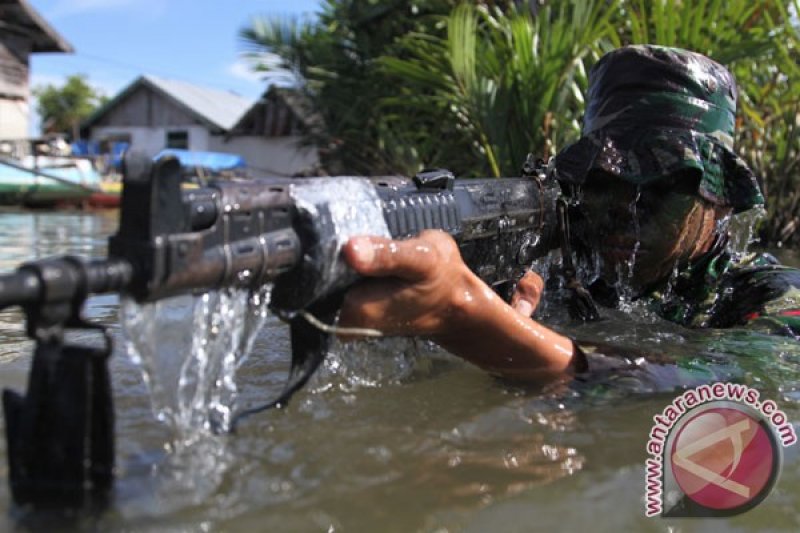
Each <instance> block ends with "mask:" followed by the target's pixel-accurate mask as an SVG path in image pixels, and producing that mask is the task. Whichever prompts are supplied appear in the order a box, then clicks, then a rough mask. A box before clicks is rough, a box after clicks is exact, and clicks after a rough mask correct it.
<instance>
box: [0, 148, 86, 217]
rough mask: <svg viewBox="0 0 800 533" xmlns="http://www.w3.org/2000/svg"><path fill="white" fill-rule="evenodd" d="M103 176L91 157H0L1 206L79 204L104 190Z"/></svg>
mask: <svg viewBox="0 0 800 533" xmlns="http://www.w3.org/2000/svg"><path fill="white" fill-rule="evenodd" d="M101 183H102V176H101V175H100V173H99V172H97V170H95V169H94V167H93V166H92V163H91V161H89V160H88V159H75V158H70V157H47V156H44V157H43V156H25V157H22V158H20V159H13V158H2V157H0V205H22V206H26V207H49V206H55V205H65V204H71V205H80V204H82V203H84V202H85V201H87V200H88V198H89V197H90V196H91V195H92V194H95V193H99V192H102V189H101Z"/></svg>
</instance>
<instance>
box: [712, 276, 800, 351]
mask: <svg viewBox="0 0 800 533" xmlns="http://www.w3.org/2000/svg"><path fill="white" fill-rule="evenodd" d="M724 292H725V294H724V295H723V297H722V298H721V300H720V302H719V306H720V309H719V311H718V313H716V320H715V323H714V324H713V326H715V327H731V326H745V327H747V328H752V329H757V330H759V331H763V332H767V333H772V334H777V335H788V336H791V337H795V338H798V339H800V269H796V268H792V267H786V266H780V265H770V266H767V267H755V268H747V269H742V271H741V272H737V273H736V275H734V276H733V278H732V281H731V283H730V284H729V286H728V287H726V288H725V291H724Z"/></svg>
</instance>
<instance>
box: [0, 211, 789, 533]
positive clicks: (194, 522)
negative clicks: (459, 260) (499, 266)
mask: <svg viewBox="0 0 800 533" xmlns="http://www.w3.org/2000/svg"><path fill="white" fill-rule="evenodd" d="M115 226H116V220H115V214H114V213H97V214H84V213H36V212H34V213H31V212H2V213H0V247H1V248H0V249H2V254H0V270H2V271H6V270H8V269H10V268H11V267H13V266H15V265H16V264H17V263H18V262H20V261H23V260H26V259H30V258H38V257H43V256H47V255H51V254H59V253H68V252H69V253H80V254H86V255H92V256H102V255H104V254H105V239H106V237H107V236H108V235H109V234H110V233H111V232H113V231H114V229H115ZM117 304H118V302H117V299H116V298H115V297H101V298H95V299H93V300H92V301H91V302H90V305H89V309H88V315H89V316H91V317H93V318H94V319H95V320H98V321H101V322H103V323H106V324H109V325H111V327H112V331H113V333H114V336H115V337H116V338H117V339H118V340H119V327H118V325H117V322H116V312H117ZM22 328H23V322H22V318H21V315H20V313H19V312H18V311H17V310H5V311H3V312H0V385H2V386H3V387H14V388H17V389H21V388H23V387H24V385H25V379H26V376H27V372H28V366H29V364H30V357H29V355H28V352H29V348H30V343H29V342H28V341H27V340H26V339H25V338H24V335H23V332H22ZM571 331H572V332H573V333H575V334H578V335H580V336H582V337H586V338H594V339H601V340H605V341H609V342H612V343H616V344H619V345H622V346H628V347H630V346H638V347H640V348H641V349H644V350H645V351H648V352H651V353H652V352H665V353H668V354H672V355H680V356H683V357H691V356H693V355H696V356H697V357H698V359H699V360H702V359H704V358H708V357H714V358H715V360H716V361H718V363H719V366H720V368H722V369H723V370H726V369H730V370H731V372H733V373H738V374H740V375H741V376H742V379H744V380H745V381H746V382H748V383H751V384H753V385H754V386H756V387H758V388H759V389H760V390H761V392H762V397H765V398H767V397H770V398H773V399H775V400H776V401H778V403H779V405H780V407H781V408H782V409H784V410H785V411H786V412H787V414H788V415H789V417H790V419H791V420H792V421H793V422H794V423H795V424H794V425H795V428H796V430H797V431H799V432H800V425H798V422H800V393H798V391H799V390H800V346H798V345H797V343H794V342H793V341H784V340H780V341H776V340H774V339H770V338H767V337H758V338H756V341H757V348H756V349H753V348H752V345H751V344H752V340H753V337H748V336H747V335H742V334H740V333H737V332H722V333H720V332H706V333H703V334H696V333H691V332H687V331H686V330H682V329H680V328H677V327H676V326H673V325H671V324H665V323H663V322H659V321H657V320H653V319H650V318H642V319H638V320H634V319H633V317H632V316H629V315H623V314H619V315H617V316H616V317H615V318H614V319H612V320H610V321H606V322H604V323H602V325H599V326H598V325H593V326H587V327H582V328H573V329H572V330H571ZM287 337H288V336H287V331H286V328H285V327H284V326H283V324H282V323H280V322H279V321H277V320H275V319H272V318H270V319H268V320H267V324H266V326H265V327H264V329H263V330H262V331H261V333H260V334H259V336H258V338H257V340H256V347H255V352H254V355H253V356H251V358H250V359H249V361H248V362H247V363H245V364H244V365H243V367H242V368H241V370H240V372H239V377H238V382H239V386H240V389H241V402H242V403H243V404H244V405H255V404H258V403H260V401H261V400H262V399H263V396H264V392H265V391H274V390H276V388H277V387H278V386H279V381H278V378H279V377H281V372H282V371H283V369H284V366H283V365H284V363H285V358H286V357H287V356H288V338H287ZM120 346H121V342H117V350H116V352H115V356H114V357H113V359H112V369H113V370H112V371H113V379H114V393H115V402H116V412H117V448H118V451H117V457H118V480H117V483H116V494H115V503H114V506H113V507H112V509H111V510H110V511H109V512H108V513H106V514H105V515H103V516H102V517H100V518H99V519H93V520H89V521H84V522H83V523H81V524H80V525H79V526H80V527H83V528H84V529H91V530H101V531H137V532H138V531H462V530H463V531H539V530H543V531H545V530H546V531H550V530H559V531H561V530H563V531H638V530H645V531H651V530H652V531H665V530H668V529H671V530H673V531H723V530H725V531H727V530H738V531H746V530H771V531H797V530H800V509H798V508H797V503H798V501H800V446H795V447H793V448H789V449H787V450H786V453H785V456H784V467H783V473H782V475H781V478H780V480H779V482H778V485H777V488H776V490H775V491H774V492H773V493H772V494H771V495H770V496H769V498H768V499H767V500H766V501H765V502H764V503H762V504H761V505H760V506H758V507H757V508H756V509H754V510H752V511H750V512H748V513H746V514H744V515H741V516H738V517H733V518H728V519H704V520H698V519H682V520H671V521H666V520H662V519H647V518H645V517H644V475H645V474H644V461H645V458H646V453H645V443H646V439H647V435H648V433H649V430H650V427H651V425H652V419H651V417H652V416H653V415H654V414H656V413H658V412H660V411H661V410H662V409H663V408H664V406H665V405H666V404H667V403H668V402H669V401H671V399H672V398H673V396H674V394H672V393H663V392H662V393H630V392H623V389H622V388H620V389H619V390H616V391H614V390H612V391H611V392H610V393H608V392H606V393H603V394H596V393H589V392H587V391H582V392H581V391H578V392H576V391H575V389H573V390H567V389H564V388H557V387H556V388H554V389H552V390H547V391H542V390H522V389H518V388H514V387H509V386H507V385H504V384H502V383H499V382H497V381H496V380H494V379H492V378H490V377H489V376H487V375H485V374H484V373H482V372H481V371H479V370H477V369H475V368H473V367H471V366H469V365H467V364H465V363H463V362H461V361H459V360H457V359H455V358H453V357H450V356H448V355H447V354H444V353H442V352H440V351H437V350H435V349H434V348H432V347H429V346H423V345H419V344H418V345H415V344H414V343H412V342H410V341H409V342H406V341H391V342H388V343H385V344H383V345H379V346H369V345H362V346H360V347H354V348H352V347H347V348H345V347H340V348H339V349H338V351H339V353H338V355H337V356H336V357H334V358H332V359H331V360H330V361H329V365H328V367H327V368H326V369H325V370H324V371H323V372H322V373H321V375H320V376H319V377H318V378H317V379H316V380H315V381H314V383H313V386H312V387H310V388H308V389H306V390H305V391H303V392H301V393H300V394H298V396H297V397H296V398H295V400H294V401H293V403H292V404H291V405H290V406H289V407H288V408H287V409H285V410H282V411H273V412H268V413H264V414H261V415H257V416H255V417H253V418H251V419H249V420H247V421H246V422H245V423H243V424H242V426H241V427H240V430H239V432H238V434H236V435H233V436H225V437H209V436H205V437H202V438H198V439H196V441H195V442H193V443H192V444H191V445H188V446H185V445H183V443H182V442H181V440H180V439H177V438H176V437H175V436H174V435H173V434H172V433H171V432H170V431H169V430H168V429H167V427H166V426H164V425H162V424H159V423H158V422H157V421H156V420H155V418H154V416H153V414H152V412H151V410H150V406H149V400H148V395H147V391H146V388H145V386H144V383H143V381H142V378H141V375H140V372H139V370H138V369H137V368H135V367H134V366H133V365H132V364H131V362H130V361H129V360H128V358H127V357H126V355H125V354H124V353H123V351H124V350H122V349H121V348H120ZM175 356H176V357H179V354H178V353H177V352H176V354H175ZM0 449H2V455H3V463H2V466H1V467H0V468H1V470H0V472H2V476H0V477H2V478H3V479H2V480H0V501H2V502H4V503H5V508H6V509H7V512H6V513H5V515H4V516H3V517H2V518H0V530H10V529H13V528H15V527H18V528H24V527H26V525H27V524H30V522H28V521H27V520H28V519H29V517H26V516H25V514H24V513H21V512H20V511H19V510H15V509H14V508H13V507H12V505H11V503H10V495H9V492H8V487H7V468H6V466H5V443H4V441H3V442H2V444H0ZM33 524H34V525H33V526H32V528H34V529H38V528H39V527H38V524H37V523H36V522H33ZM48 527H49V526H48Z"/></svg>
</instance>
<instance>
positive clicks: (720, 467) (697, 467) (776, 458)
mask: <svg viewBox="0 0 800 533" xmlns="http://www.w3.org/2000/svg"><path fill="white" fill-rule="evenodd" d="M760 396H761V395H760V393H759V391H758V390H756V389H753V388H750V387H747V386H745V385H741V384H735V383H714V384H711V385H702V386H700V387H698V388H696V389H690V390H687V391H685V392H683V393H682V394H681V395H680V396H678V397H676V398H675V399H674V400H673V401H672V403H670V404H669V405H667V406H666V407H665V408H664V410H663V411H662V412H661V413H658V414H656V415H655V416H653V422H654V423H655V424H654V425H653V428H652V429H651V431H650V438H649V439H648V441H647V452H648V454H649V455H650V458H649V459H647V461H646V483H647V486H646V495H645V514H646V515H647V516H658V515H661V516H669V517H701V516H732V515H736V514H740V513H743V512H745V511H748V510H749V509H752V508H753V507H755V506H756V505H758V504H759V503H761V502H762V501H763V500H764V498H766V497H767V496H768V495H769V493H770V492H771V491H772V488H773V487H774V486H775V483H776V482H777V480H778V475H779V474H780V469H781V462H782V448H784V447H787V446H792V445H794V444H795V443H796V442H797V435H796V433H795V430H794V426H793V425H792V424H791V423H790V422H789V421H788V419H787V417H786V414H785V413H784V412H783V411H781V410H780V409H779V408H778V405H777V404H776V403H775V402H774V401H772V400H762V399H761V397H760Z"/></svg>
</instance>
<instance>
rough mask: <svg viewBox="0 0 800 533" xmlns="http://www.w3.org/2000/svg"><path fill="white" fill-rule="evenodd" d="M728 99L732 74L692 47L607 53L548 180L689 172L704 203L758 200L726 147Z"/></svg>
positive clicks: (635, 178)
mask: <svg viewBox="0 0 800 533" xmlns="http://www.w3.org/2000/svg"><path fill="white" fill-rule="evenodd" d="M736 97H737V92H736V82H735V81H734V79H733V75H732V74H731V73H730V72H728V70H727V69H726V68H725V67H723V66H722V65H720V64H719V63H717V62H715V61H712V60H711V59H709V58H707V57H705V56H703V55H700V54H697V53H695V52H689V51H687V50H681V49H678V48H666V47H661V46H653V45H636V46H627V47H624V48H620V49H618V50H615V51H613V52H609V53H608V54H606V55H605V56H603V57H602V58H601V59H600V61H598V62H597V64H596V65H595V66H594V67H593V68H592V70H591V72H590V74H589V94H588V104H587V108H586V113H585V115H584V119H583V133H582V137H581V138H580V140H578V142H576V143H574V144H572V145H570V146H568V147H566V148H565V149H564V150H562V151H561V152H559V154H558V155H557V156H556V159H555V168H556V177H557V178H558V179H559V180H560V181H562V182H565V183H571V184H581V183H583V182H584V181H585V180H586V178H587V176H588V175H589V173H590V171H592V170H603V171H606V172H608V173H610V174H612V175H615V176H618V177H620V178H621V179H624V180H626V181H628V182H630V183H634V184H642V185H643V184H647V183H650V182H653V181H656V180H659V179H662V178H664V177H667V176H670V175H672V174H674V173H676V172H680V171H686V170H689V171H697V173H698V174H700V173H702V178H701V180H700V187H699V190H698V194H699V195H700V196H702V197H703V198H705V199H706V200H708V201H710V202H712V203H714V204H717V205H721V206H731V207H733V209H734V211H735V212H739V211H744V210H745V209H749V208H750V207H753V206H754V205H757V204H763V203H764V198H763V196H762V195H761V190H760V188H759V186H758V181H757V179H756V176H755V175H754V174H753V172H752V171H751V170H750V169H749V168H748V166H747V164H746V163H745V162H744V161H743V160H742V159H741V158H740V157H739V156H737V155H736V154H735V153H734V151H733V134H734V129H735V120H736Z"/></svg>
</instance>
